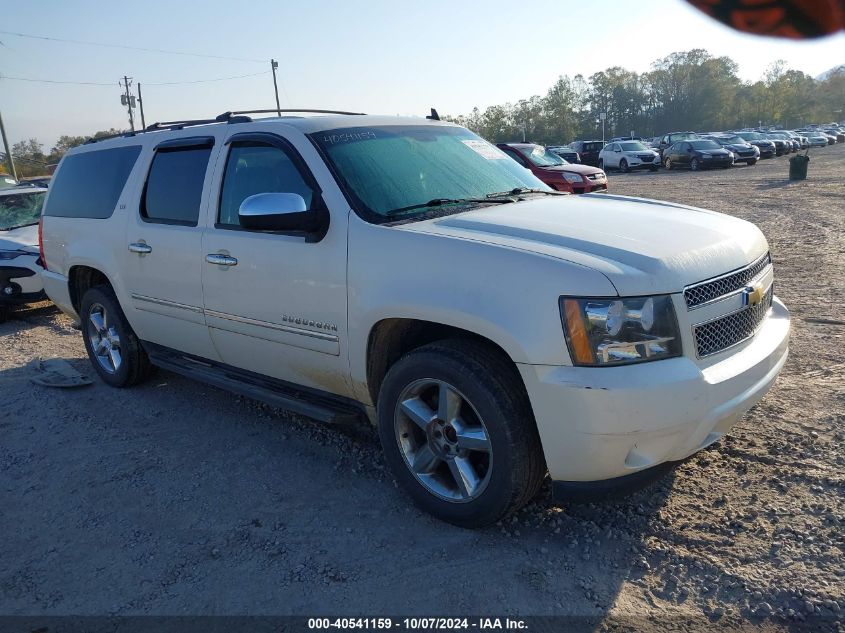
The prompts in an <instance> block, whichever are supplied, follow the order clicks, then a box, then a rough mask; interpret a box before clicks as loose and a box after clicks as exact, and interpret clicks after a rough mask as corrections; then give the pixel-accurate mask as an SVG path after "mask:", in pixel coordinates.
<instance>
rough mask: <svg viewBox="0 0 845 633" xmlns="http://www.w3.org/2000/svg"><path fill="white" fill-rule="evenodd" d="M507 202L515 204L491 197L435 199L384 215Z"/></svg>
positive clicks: (393, 210)
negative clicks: (453, 205) (433, 208)
mask: <svg viewBox="0 0 845 633" xmlns="http://www.w3.org/2000/svg"><path fill="white" fill-rule="evenodd" d="M505 202H513V200H511V199H509V198H508V199H500V200H496V199H491V198H490V197H489V196H488V197H487V198H435V199H434V200H429V201H428V202H421V203H419V204H411V205H408V206H407V207H399V208H398V209H391V210H390V211H388V212H387V213H385V214H384V215H385V216H386V217H392V216H394V215H399V214H402V213H405V212H407V211H414V210H416V209H428V208H431V207H442V206H443V205H446V204H490V203H505Z"/></svg>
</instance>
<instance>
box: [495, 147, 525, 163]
mask: <svg viewBox="0 0 845 633" xmlns="http://www.w3.org/2000/svg"><path fill="white" fill-rule="evenodd" d="M499 149H501V150H502V151H503V152H504V153H505V154H507V155H508V156H510V157H511V158H513V159H514V160H515V161H516V162H518V163H519V164H520V165H525V157H523V156H522V154H520V153H519V152H517V151H516V150H513V149H511V148H510V147H500V148H499Z"/></svg>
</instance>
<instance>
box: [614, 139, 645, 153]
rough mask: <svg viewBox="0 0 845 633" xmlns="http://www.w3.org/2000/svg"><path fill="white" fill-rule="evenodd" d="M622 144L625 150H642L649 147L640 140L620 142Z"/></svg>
mask: <svg viewBox="0 0 845 633" xmlns="http://www.w3.org/2000/svg"><path fill="white" fill-rule="evenodd" d="M619 144H620V145H621V146H622V151H623V152H642V151H643V150H647V149H648V148H647V147H646V146H645V145H643V144H642V143H640V142H639V141H629V142H627V143H619Z"/></svg>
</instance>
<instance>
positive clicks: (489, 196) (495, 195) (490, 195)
mask: <svg viewBox="0 0 845 633" xmlns="http://www.w3.org/2000/svg"><path fill="white" fill-rule="evenodd" d="M521 193H544V194H546V195H547V196H560V195H565V194H563V193H562V192H560V191H546V190H545V189H531V188H530V187H517V188H516V189H511V190H510V191H500V192H498V193H488V194H487V199H488V200H490V199H495V198H504V197H507V196H518V195H519V194H521Z"/></svg>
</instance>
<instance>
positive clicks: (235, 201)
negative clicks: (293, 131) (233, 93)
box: [202, 133, 352, 396]
mask: <svg viewBox="0 0 845 633" xmlns="http://www.w3.org/2000/svg"><path fill="white" fill-rule="evenodd" d="M239 138H241V139H243V138H253V137H251V136H250V137H245V136H244V135H242V134H241V135H238V134H237V133H234V134H233V135H232V136H231V138H230V139H229V140H228V141H227V143H226V148H225V150H224V155H222V156H221V158H220V160H219V161H218V168H217V170H216V173H215V192H216V193H215V196H216V199H215V203H214V205H213V206H214V210H213V211H212V213H210V215H209V220H208V222H209V224H208V227H207V230H206V232H205V234H204V236H203V245H202V251H203V254H204V258H205V256H207V255H215V254H223V255H226V256H229V257H232V258H234V259H236V260H237V264H235V265H229V266H222V265H218V264H214V263H208V262H207V261H205V259H204V261H203V266H202V279H203V295H204V296H203V305H204V309H205V318H206V321H207V323H208V327H209V332H210V335H211V338H212V340H213V342H214V345H215V347H216V349H217V350H218V352H219V354H220V357H221V359H222V361H223V362H224V363H226V364H228V365H232V366H233V367H238V368H242V369H248V370H250V371H254V372H258V373H261V374H265V375H268V376H271V377H274V378H278V379H280V380H285V381H288V382H292V383H296V384H300V385H304V386H306V387H311V388H316V389H321V390H324V391H328V392H331V393H334V394H337V395H343V396H351V395H352V388H351V383H350V381H349V380H348V375H349V366H348V360H347V358H346V341H345V340H344V337H345V334H346V328H347V321H346V224H347V219H348V215H347V214H346V213H343V214H335V215H332V216H331V218H330V223H329V227H328V230H327V232H326V233H325V235H324V236H322V239H319V240H317V241H314V240H308V239H306V237H304V236H302V235H288V234H280V233H270V232H261V231H249V230H244V229H242V228H240V227H239V226H237V225H236V223H237V211H236V208H237V206H239V204H240V202H241V201H242V200H243V199H245V197H248V196H249V195H253V194H257V193H271V192H283V193H300V194H301V195H303V198H304V199H305V198H309V197H310V200H306V202H309V203H310V204H312V205H315V206H318V205H325V206H326V207H327V206H328V204H330V203H334V204H337V202H338V199H337V198H338V197H340V194H339V192H336V191H334V190H332V191H329V192H328V193H323V192H324V191H325V189H327V188H330V187H334V183H333V181H332V182H331V183H327V182H326V180H325V179H328V178H330V176H329V175H328V171H327V170H326V171H325V173H324V174H321V178H323V179H324V180H322V181H318V180H317V179H316V177H315V176H314V174H312V173H311V171H310V170H309V169H308V168H307V167H306V163H305V161H304V160H303V159H302V156H303V155H308V156H309V158H310V159H311V160H309V163H312V164H313V163H314V162H315V161H320V160H321V159H320V158H319V156H318V155H317V154H316V150H314V149H313V147H312V146H310V144H307V139H304V138H301V139H299V141H300V142H299V144H298V145H296V146H294V145H293V143H292V142H291V141H289V140H288V139H286V138H282V137H280V136H277V140H274V141H273V142H272V143H271V142H270V141H268V142H266V143H265V142H259V141H254V140H247V141H244V140H238V139H239ZM303 141H304V142H303ZM293 169H295V170H296V171H297V172H298V173H299V176H300V177H299V180H297V177H296V176H295V175H292V174H293V171H292V170H293ZM303 187H306V188H307V189H308V191H304V190H303ZM334 189H336V187H335V188H334ZM341 199H342V197H341Z"/></svg>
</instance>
